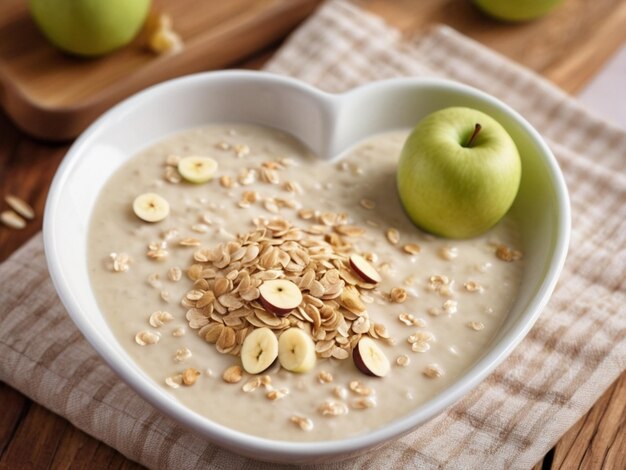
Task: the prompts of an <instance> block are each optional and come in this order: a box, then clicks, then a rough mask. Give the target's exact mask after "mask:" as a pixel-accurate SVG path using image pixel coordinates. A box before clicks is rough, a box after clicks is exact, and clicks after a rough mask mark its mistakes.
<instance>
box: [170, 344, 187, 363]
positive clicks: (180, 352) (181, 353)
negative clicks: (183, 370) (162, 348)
mask: <svg viewBox="0 0 626 470" xmlns="http://www.w3.org/2000/svg"><path fill="white" fill-rule="evenodd" d="M190 357H191V350H190V349H189V348H187V347H184V348H178V349H177V350H176V353H175V354H174V360H175V361H176V362H185V361H186V360H187V359H189V358H190Z"/></svg>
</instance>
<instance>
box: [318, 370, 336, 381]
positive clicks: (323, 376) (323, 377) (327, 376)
mask: <svg viewBox="0 0 626 470" xmlns="http://www.w3.org/2000/svg"><path fill="white" fill-rule="evenodd" d="M317 380H318V382H319V383H321V384H329V383H331V382H332V381H333V375H332V374H331V373H330V372H326V371H320V373H319V374H317Z"/></svg>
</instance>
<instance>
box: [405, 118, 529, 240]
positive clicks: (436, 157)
mask: <svg viewBox="0 0 626 470" xmlns="http://www.w3.org/2000/svg"><path fill="white" fill-rule="evenodd" d="M521 173H522V167H521V161H520V156H519V153H518V150H517V147H516V146H515V142H513V139H512V138H511V136H510V135H509V134H508V133H507V131H506V130H505V129H504V128H503V127H502V126H501V125H500V124H499V123H498V122H497V121H496V120H495V119H493V118H492V117H490V116H488V115H486V114H485V113H483V112H480V111H477V110H475V109H470V108H461V107H453V108H445V109H441V110H439V111H436V112H434V113H432V114H429V115H428V116H426V117H425V118H424V119H422V120H421V121H420V122H419V123H418V124H417V126H416V127H415V129H414V130H413V132H412V133H411V134H410V135H409V137H408V139H407V140H406V142H405V144H404V147H403V148H402V152H401V154H400V161H399V162H398V168H397V183H398V191H399V194H400V200H401V201H402V205H403V206H404V209H405V210H406V213H407V214H408V216H409V217H410V218H411V220H412V221H413V223H415V225H417V226H418V227H420V228H422V229H424V230H426V231H428V232H431V233H434V234H436V235H440V236H443V237H449V238H469V237H474V236H476V235H479V234H481V233H483V232H485V231H487V230H488V229H489V228H490V227H492V226H493V225H495V224H496V223H497V222H498V221H499V220H500V219H501V218H502V217H503V216H504V214H506V212H507V211H508V210H509V208H510V207H511V204H513V200H514V199H515V196H516V194H517V190H518V189H519V183H520V178H521Z"/></svg>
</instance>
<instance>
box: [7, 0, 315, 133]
mask: <svg viewBox="0 0 626 470" xmlns="http://www.w3.org/2000/svg"><path fill="white" fill-rule="evenodd" d="M319 1H320V0H289V1H285V0H264V1H257V0H229V1H225V2H224V1H222V2H216V1H213V2H209V3H207V2H206V1H203V0H177V1H176V2H171V1H170V2H165V0H155V2H154V3H155V5H154V9H153V11H155V12H158V11H166V12H167V14H168V15H170V17H171V18H172V21H173V24H174V27H175V30H176V32H177V33H178V34H180V36H181V37H182V39H183V42H184V44H185V46H184V48H183V50H182V51H181V52H180V53H178V54H173V55H172V54H170V55H161V56H158V57H157V56H155V55H154V54H153V53H151V52H150V51H148V50H147V49H146V48H145V46H144V44H145V43H146V33H145V32H142V33H141V34H140V35H139V36H138V37H137V38H136V39H135V40H134V41H133V42H132V43H131V44H130V45H128V46H126V47H124V48H122V49H120V50H119V51H117V52H116V53H115V54H110V55H107V56H103V57H99V58H93V59H84V58H78V57H72V56H69V55H67V54H63V53H61V52H60V51H58V50H57V49H55V48H53V47H52V46H51V45H50V44H49V43H48V42H47V41H46V40H45V39H44V37H43V36H42V35H41V33H39V31H38V29H37V27H36V26H35V24H34V22H33V21H32V19H31V17H30V15H29V13H28V9H27V7H26V3H25V2H24V1H23V0H3V1H2V2H0V87H3V88H4V92H1V91H2V90H1V89H0V104H1V105H2V106H4V108H5V110H6V111H7V113H8V114H9V115H10V116H11V117H12V119H13V120H14V121H15V122H16V123H17V125H18V126H19V127H20V128H21V129H22V130H24V131H25V132H28V133H30V134H32V135H34V136H36V137H40V138H44V139H49V140H66V139H69V138H72V137H75V136H76V135H78V133H79V132H80V131H81V130H83V129H84V128H85V127H86V126H87V125H88V124H89V123H90V122H92V121H93V120H94V119H95V118H96V117H97V116H98V115H99V114H101V113H102V112H103V111H104V110H105V109H107V108H109V107H111V106H112V105H113V104H115V103H117V102H118V101H120V100H121V99H122V98H125V97H126V96H128V95H130V94H132V93H134V92H136V91H138V90H141V89H143V88H145V87H147V86H148V85H152V84H154V83H158V82H161V81H163V80H166V79H168V78H172V77H175V76H180V75H184V74H188V73H192V72H197V71H200V70H208V69H215V68H220V67H225V66H227V65H229V64H232V63H234V62H235V61H238V60H241V59H242V58H244V57H246V56H249V55H250V54H251V53H252V52H256V51H258V50H260V49H262V48H263V47H265V46H267V45H268V44H270V43H272V42H274V41H276V40H277V39H278V38H280V37H283V36H284V35H285V34H287V32H289V31H290V30H291V29H293V28H294V27H295V26H296V25H297V24H298V23H299V22H300V21H302V19H304V18H305V17H306V16H307V15H308V14H309V13H311V12H312V11H313V9H314V8H315V7H316V6H317V4H318V3H319Z"/></svg>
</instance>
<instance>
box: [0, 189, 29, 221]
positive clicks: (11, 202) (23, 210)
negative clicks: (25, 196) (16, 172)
mask: <svg viewBox="0 0 626 470" xmlns="http://www.w3.org/2000/svg"><path fill="white" fill-rule="evenodd" d="M4 201H5V202H6V203H7V205H8V206H9V207H10V208H11V209H13V210H14V211H15V212H17V213H18V214H19V215H21V216H22V217H24V218H25V219H27V220H32V219H34V218H35V210H34V209H33V208H32V207H31V205H30V204H28V203H27V202H26V201H24V200H22V199H20V198H19V197H17V196H13V195H12V194H7V195H6V196H5V197H4Z"/></svg>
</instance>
